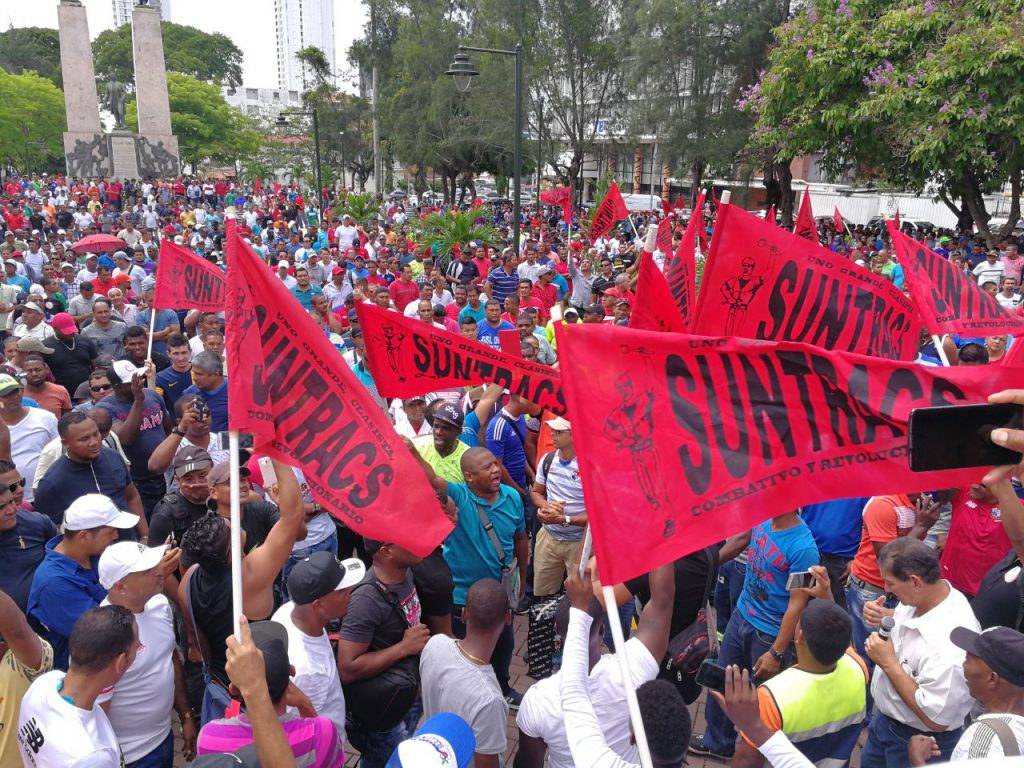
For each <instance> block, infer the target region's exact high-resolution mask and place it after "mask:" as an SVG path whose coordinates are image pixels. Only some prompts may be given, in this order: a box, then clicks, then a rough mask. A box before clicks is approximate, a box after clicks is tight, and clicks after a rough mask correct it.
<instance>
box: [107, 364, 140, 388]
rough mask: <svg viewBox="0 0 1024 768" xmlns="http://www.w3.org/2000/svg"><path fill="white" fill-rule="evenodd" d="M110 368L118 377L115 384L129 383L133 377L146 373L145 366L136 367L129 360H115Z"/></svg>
mask: <svg viewBox="0 0 1024 768" xmlns="http://www.w3.org/2000/svg"><path fill="white" fill-rule="evenodd" d="M111 368H113V369H114V375H115V376H117V379H118V380H117V381H116V382H114V383H115V384H131V383H132V378H133V377H135V376H145V375H146V369H145V368H137V367H136V366H135V365H134V364H133V363H132V362H131V361H130V360H116V361H114V364H113V365H112V366H111Z"/></svg>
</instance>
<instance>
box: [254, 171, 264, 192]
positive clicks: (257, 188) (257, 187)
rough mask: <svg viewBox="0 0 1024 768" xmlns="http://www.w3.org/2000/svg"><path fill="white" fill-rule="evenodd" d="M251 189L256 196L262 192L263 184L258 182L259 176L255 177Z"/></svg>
mask: <svg viewBox="0 0 1024 768" xmlns="http://www.w3.org/2000/svg"><path fill="white" fill-rule="evenodd" d="M252 188H253V190H254V191H255V192H256V194H257V195H258V194H260V193H261V192H262V191H263V182H262V181H260V177H259V176H257V177H256V181H255V183H253V185H252Z"/></svg>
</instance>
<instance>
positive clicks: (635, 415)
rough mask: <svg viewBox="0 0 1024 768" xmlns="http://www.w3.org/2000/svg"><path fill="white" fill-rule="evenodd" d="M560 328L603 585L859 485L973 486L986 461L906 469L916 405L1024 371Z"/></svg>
mask: <svg viewBox="0 0 1024 768" xmlns="http://www.w3.org/2000/svg"><path fill="white" fill-rule="evenodd" d="M716 237H717V235H716ZM557 332H558V333H559V334H560V338H559V339H558V350H559V359H560V360H561V365H562V371H563V382H564V386H565V395H566V400H567V401H568V404H569V412H570V413H571V414H572V422H573V429H574V430H575V431H576V433H577V434H581V435H586V436H587V439H586V440H582V441H580V442H579V444H578V445H577V451H578V457H579V465H580V476H581V477H582V478H583V492H584V499H585V501H586V505H587V510H588V512H589V513H590V525H591V529H592V530H593V535H594V549H595V554H596V555H597V560H598V562H599V563H600V564H601V580H602V582H603V583H608V584H616V583H620V582H622V581H624V580H626V579H629V578H632V577H634V576H637V575H639V574H642V573H647V572H648V571H650V570H651V569H652V568H655V567H657V566H659V565H662V564H664V563H669V562H672V561H673V560H676V559H677V558H679V557H682V556H685V555H687V554H689V553H691V552H695V551H697V550H699V549H701V548H702V547H705V546H708V545H709V544H713V543H715V542H718V541H721V540H722V539H724V538H726V537H727V536H730V535H733V534H736V533H738V532H740V531H745V530H748V529H750V528H751V527H752V526H755V525H757V524H759V523H761V522H763V521H764V520H767V519H769V518H770V517H773V516H775V515H778V514H781V513H783V512H786V511H789V510H792V509H796V508H797V507H799V506H801V505H803V504H810V503H813V502H817V501H824V500H827V499H836V498H842V497H844V496H849V495H850V494H851V489H856V492H857V493H859V494H863V495H865V496H869V495H872V494H884V493H904V492H911V491H919V490H920V489H922V488H956V487H960V488H962V487H965V486H966V485H969V484H971V483H973V482H977V480H978V477H980V475H981V472H980V471H979V470H978V469H977V468H973V469H962V470H953V471H946V472H911V471H910V467H909V462H908V460H907V421H908V419H909V416H910V411H911V410H912V409H914V408H920V407H923V406H934V405H938V404H947V403H948V404H955V403H958V402H959V403H984V402H986V399H987V396H988V394H989V393H990V392H995V391H999V390H1000V389H1008V388H1011V387H1013V386H1016V382H1018V381H1019V378H1020V374H1019V369H1012V368H1011V369H1006V368H1003V367H1002V366H993V367H990V368H979V367H964V368H938V367H926V366H921V365H916V364H914V363H910V362H897V361H892V360H877V359H869V358H865V357H863V356H861V355H850V354H846V353H842V352H829V351H826V350H823V349H819V348H817V347H811V346H808V345H806V344H794V343H789V342H782V343H770V342H750V341H746V340H742V339H709V338H704V337H697V336H688V335H684V334H667V333H651V332H645V331H636V330H633V329H627V328H617V327H614V326H599V325H574V326H565V327H560V328H559V329H558V331H557ZM609 360H615V361H616V363H615V365H609V364H608V361H609ZM623 499H630V503H629V504H623V503H622V501H623Z"/></svg>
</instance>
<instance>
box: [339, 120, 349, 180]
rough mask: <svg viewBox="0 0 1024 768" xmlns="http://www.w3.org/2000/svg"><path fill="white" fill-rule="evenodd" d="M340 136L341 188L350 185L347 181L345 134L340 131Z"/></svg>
mask: <svg viewBox="0 0 1024 768" xmlns="http://www.w3.org/2000/svg"><path fill="white" fill-rule="evenodd" d="M338 136H340V137H341V141H340V142H339V144H340V145H341V186H343V187H348V183H347V182H346V181H345V132H344V131H338Z"/></svg>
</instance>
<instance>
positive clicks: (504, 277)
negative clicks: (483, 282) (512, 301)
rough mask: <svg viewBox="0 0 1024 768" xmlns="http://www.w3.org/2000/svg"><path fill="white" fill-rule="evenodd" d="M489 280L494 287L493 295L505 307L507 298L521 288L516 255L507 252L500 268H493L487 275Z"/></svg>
mask: <svg viewBox="0 0 1024 768" xmlns="http://www.w3.org/2000/svg"><path fill="white" fill-rule="evenodd" d="M487 282H489V283H490V284H491V285H492V286H493V288H492V289H491V296H492V297H493V298H494V300H495V301H497V302H499V303H500V304H501V306H502V308H504V306H505V299H507V298H508V297H509V296H513V295H515V293H516V291H518V290H519V273H518V272H516V257H515V254H514V253H512V252H507V253H505V255H504V257H503V258H502V265H501V267H499V268H498V269H492V270H491V271H490V273H489V274H488V275H487Z"/></svg>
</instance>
